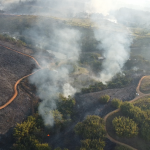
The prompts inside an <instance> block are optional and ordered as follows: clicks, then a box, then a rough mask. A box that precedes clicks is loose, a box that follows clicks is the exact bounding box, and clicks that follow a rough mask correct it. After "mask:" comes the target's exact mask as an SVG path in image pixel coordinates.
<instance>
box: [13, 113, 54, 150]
mask: <svg viewBox="0 0 150 150" xmlns="http://www.w3.org/2000/svg"><path fill="white" fill-rule="evenodd" d="M43 129H44V125H43V121H42V119H41V117H40V116H39V115H38V114H35V115H34V116H30V117H28V119H27V120H26V121H24V122H23V123H22V124H17V126H16V127H15V128H14V134H13V136H14V138H15V143H14V145H13V149H14V150H51V148H50V147H49V146H48V144H47V143H43V138H44V137H45V136H46V135H45V132H44V131H43Z"/></svg>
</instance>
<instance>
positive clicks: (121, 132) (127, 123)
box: [112, 116, 138, 138]
mask: <svg viewBox="0 0 150 150" xmlns="http://www.w3.org/2000/svg"><path fill="white" fill-rule="evenodd" d="M112 124H113V126H114V128H115V132H116V134H117V135H118V136H120V137H127V138H131V137H134V136H137V135H138V127H137V124H136V123H135V122H134V121H133V120H132V119H129V118H126V117H120V116H119V117H116V118H114V119H113V121H112Z"/></svg>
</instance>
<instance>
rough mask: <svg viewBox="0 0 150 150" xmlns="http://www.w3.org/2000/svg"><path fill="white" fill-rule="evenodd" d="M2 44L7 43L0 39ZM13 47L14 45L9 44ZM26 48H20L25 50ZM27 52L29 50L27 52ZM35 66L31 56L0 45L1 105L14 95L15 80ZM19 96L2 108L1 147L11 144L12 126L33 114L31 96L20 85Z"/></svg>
mask: <svg viewBox="0 0 150 150" xmlns="http://www.w3.org/2000/svg"><path fill="white" fill-rule="evenodd" d="M0 43H1V44H3V45H4V44H7V43H3V42H2V41H0ZM7 46H9V47H13V45H10V44H9V45H7ZM23 49H24V48H21V47H20V48H18V51H19V50H20V51H23ZM26 53H27V52H26ZM34 67H35V64H34V62H33V61H32V60H31V58H28V57H26V56H23V55H21V54H18V53H16V52H13V51H11V50H8V49H6V48H3V47H1V46H0V106H2V105H3V104H5V103H6V102H7V101H8V100H9V99H10V98H11V97H12V96H13V92H14V91H13V87H14V84H15V82H16V81H17V80H18V79H20V78H21V77H23V76H25V75H28V74H30V73H31V72H32V70H33V68H34ZM18 90H19V94H18V96H17V98H16V99H15V100H14V101H13V102H12V103H11V104H10V105H8V106H7V107H6V108H4V109H2V110H0V149H7V148H8V147H9V146H10V144H11V140H12V139H11V136H10V135H11V134H12V132H11V131H12V128H13V127H14V126H15V125H16V124H17V123H21V122H22V121H23V120H24V119H26V117H27V116H28V115H29V114H31V102H32V101H31V98H30V97H29V96H28V94H26V92H24V90H22V89H21V88H20V86H19V87H18Z"/></svg>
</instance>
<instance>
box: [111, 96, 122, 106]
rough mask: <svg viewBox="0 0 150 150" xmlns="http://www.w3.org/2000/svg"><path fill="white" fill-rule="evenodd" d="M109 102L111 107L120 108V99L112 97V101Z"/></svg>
mask: <svg viewBox="0 0 150 150" xmlns="http://www.w3.org/2000/svg"><path fill="white" fill-rule="evenodd" d="M111 104H112V106H113V107H115V108H120V106H121V104H122V101H121V100H120V99H116V98H114V99H113V100H112V101H111Z"/></svg>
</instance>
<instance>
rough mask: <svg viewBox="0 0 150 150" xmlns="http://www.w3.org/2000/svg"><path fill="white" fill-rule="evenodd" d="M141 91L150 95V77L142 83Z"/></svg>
mask: <svg viewBox="0 0 150 150" xmlns="http://www.w3.org/2000/svg"><path fill="white" fill-rule="evenodd" d="M140 91H141V92H143V93H145V94H148V93H150V76H148V77H145V78H144V79H143V80H142V83H141V86H140Z"/></svg>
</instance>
